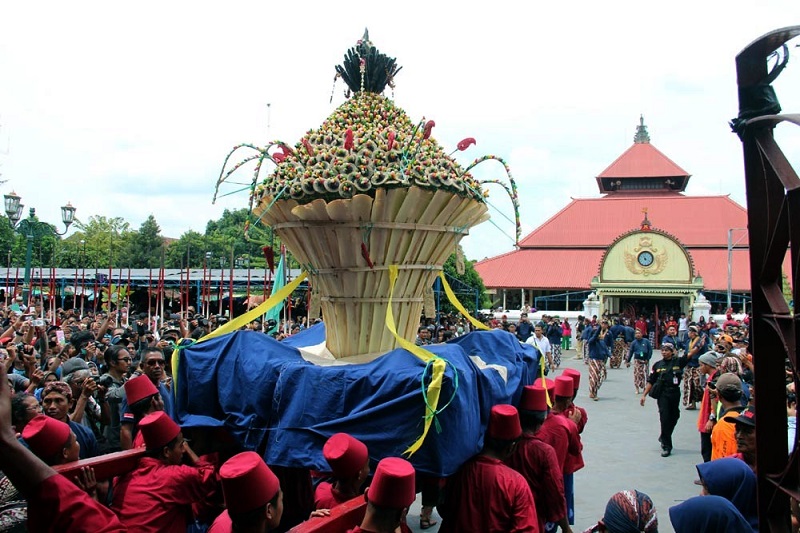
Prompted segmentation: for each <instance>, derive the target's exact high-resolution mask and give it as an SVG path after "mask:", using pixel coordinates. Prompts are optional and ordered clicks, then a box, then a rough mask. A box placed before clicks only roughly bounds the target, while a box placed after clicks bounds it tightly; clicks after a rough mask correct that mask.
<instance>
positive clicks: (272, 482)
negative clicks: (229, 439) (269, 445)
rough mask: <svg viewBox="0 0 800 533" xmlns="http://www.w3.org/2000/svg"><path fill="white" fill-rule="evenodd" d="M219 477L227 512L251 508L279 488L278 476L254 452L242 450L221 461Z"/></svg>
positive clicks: (243, 511) (265, 499) (267, 498)
mask: <svg viewBox="0 0 800 533" xmlns="http://www.w3.org/2000/svg"><path fill="white" fill-rule="evenodd" d="M219 477H220V482H221V483H222V493H223V494H224V495H225V505H226V506H227V507H228V512H230V513H246V512H249V511H254V510H255V509H258V508H259V507H261V506H263V505H266V504H267V503H269V502H270V501H271V500H272V499H273V498H274V497H275V495H276V494H278V491H279V490H280V489H281V486H280V483H279V482H278V478H277V477H276V476H275V474H273V473H272V470H270V469H269V467H268V466H267V465H266V463H264V460H263V459H262V458H261V457H260V456H259V455H258V454H257V453H256V452H242V453H240V454H237V455H234V456H233V457H231V458H230V459H228V460H227V461H225V464H223V465H222V467H221V468H220V469H219Z"/></svg>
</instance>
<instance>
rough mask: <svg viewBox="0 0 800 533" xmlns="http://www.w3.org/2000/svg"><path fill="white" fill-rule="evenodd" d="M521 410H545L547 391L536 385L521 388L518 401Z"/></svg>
mask: <svg viewBox="0 0 800 533" xmlns="http://www.w3.org/2000/svg"><path fill="white" fill-rule="evenodd" d="M519 408H520V410H522V411H547V392H545V390H544V389H543V388H541V387H538V386H536V385H528V386H526V387H525V388H524V389H522V398H520V401H519Z"/></svg>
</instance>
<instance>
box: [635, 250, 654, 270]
mask: <svg viewBox="0 0 800 533" xmlns="http://www.w3.org/2000/svg"><path fill="white" fill-rule="evenodd" d="M637 260H638V261H639V264H640V265H642V266H643V267H649V266H650V265H652V264H653V254H652V253H651V252H647V251H645V252H642V253H640V254H639V256H638V257H637Z"/></svg>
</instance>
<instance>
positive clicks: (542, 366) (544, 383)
mask: <svg viewBox="0 0 800 533" xmlns="http://www.w3.org/2000/svg"><path fill="white" fill-rule="evenodd" d="M534 348H536V351H537V352H539V360H540V361H541V364H540V365H539V368H540V369H541V370H542V387H543V388H544V398H545V401H546V402H547V407H549V408H551V409H552V408H553V402H551V401H550V393H549V392H548V390H547V377H545V375H544V369H545V357H544V354H543V353H542V351H541V350H540V349H539V347H538V346H534Z"/></svg>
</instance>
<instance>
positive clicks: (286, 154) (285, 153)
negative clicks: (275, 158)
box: [281, 144, 294, 157]
mask: <svg viewBox="0 0 800 533" xmlns="http://www.w3.org/2000/svg"><path fill="white" fill-rule="evenodd" d="M281 151H282V152H283V157H289V156H290V155H292V154H294V152H293V151H292V149H291V148H289V147H288V146H286V145H285V144H282V145H281Z"/></svg>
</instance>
